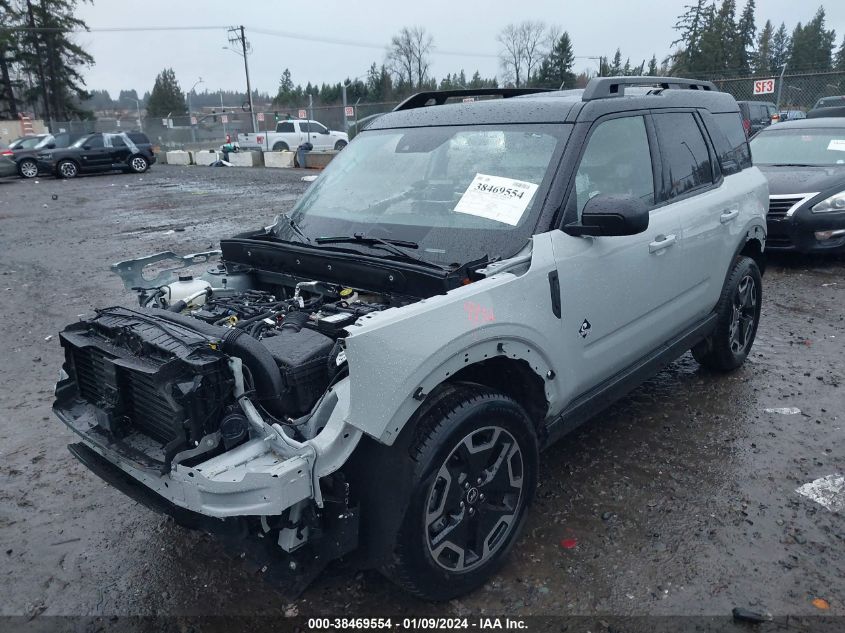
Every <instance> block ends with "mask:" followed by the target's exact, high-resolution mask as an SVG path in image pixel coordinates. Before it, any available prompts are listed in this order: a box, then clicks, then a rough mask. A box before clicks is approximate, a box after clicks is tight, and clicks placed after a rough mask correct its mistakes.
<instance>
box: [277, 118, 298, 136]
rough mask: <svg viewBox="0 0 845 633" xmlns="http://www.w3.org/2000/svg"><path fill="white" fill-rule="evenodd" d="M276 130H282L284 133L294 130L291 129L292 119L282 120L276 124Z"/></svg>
mask: <svg viewBox="0 0 845 633" xmlns="http://www.w3.org/2000/svg"><path fill="white" fill-rule="evenodd" d="M276 131H277V132H284V133H286V134H287V133H293V132H295V131H296V130H294V129H293V121H282V122H281V123H279V124H278V125H277V126H276Z"/></svg>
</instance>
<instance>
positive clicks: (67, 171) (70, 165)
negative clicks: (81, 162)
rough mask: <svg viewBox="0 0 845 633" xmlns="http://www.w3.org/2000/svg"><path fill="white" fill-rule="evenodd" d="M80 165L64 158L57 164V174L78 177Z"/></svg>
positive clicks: (62, 176) (61, 176)
mask: <svg viewBox="0 0 845 633" xmlns="http://www.w3.org/2000/svg"><path fill="white" fill-rule="evenodd" d="M78 174H79V167H77V165H76V163H74V162H73V161H72V160H63V161H61V162H60V163H59V164H58V165H56V175H57V176H58V177H59V178H76V176H77V175H78Z"/></svg>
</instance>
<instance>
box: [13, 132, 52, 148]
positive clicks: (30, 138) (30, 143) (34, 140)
mask: <svg viewBox="0 0 845 633" xmlns="http://www.w3.org/2000/svg"><path fill="white" fill-rule="evenodd" d="M46 136H48V135H47V134H27V135H26V136H21V137H19V138H16V139H15V140H14V141H12V142H11V143H9V146H8V147H7V148H6V149H11V150H16V149H32V148H33V147H35V146H36V145H38V143H40V142H41V140H42V139H43V138H44V137H46Z"/></svg>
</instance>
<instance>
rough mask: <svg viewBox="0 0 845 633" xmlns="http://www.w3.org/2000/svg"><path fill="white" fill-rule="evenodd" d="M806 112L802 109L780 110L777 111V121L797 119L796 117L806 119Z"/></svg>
mask: <svg viewBox="0 0 845 633" xmlns="http://www.w3.org/2000/svg"><path fill="white" fill-rule="evenodd" d="M806 118H807V113H806V112H804V111H803V110H781V111H780V112H778V118H777V122H778V123H783V122H784V121H797V120H798V119H806Z"/></svg>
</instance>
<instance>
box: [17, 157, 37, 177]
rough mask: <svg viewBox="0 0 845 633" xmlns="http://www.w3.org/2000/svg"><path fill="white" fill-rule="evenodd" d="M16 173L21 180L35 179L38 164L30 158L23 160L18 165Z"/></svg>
mask: <svg viewBox="0 0 845 633" xmlns="http://www.w3.org/2000/svg"><path fill="white" fill-rule="evenodd" d="M18 173H19V174H20V176H21V178H35V177H36V176H37V175H38V163H36V162H35V161H34V160H32V159H31V158H24V159H23V160H22V161H21V162H19V163H18Z"/></svg>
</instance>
